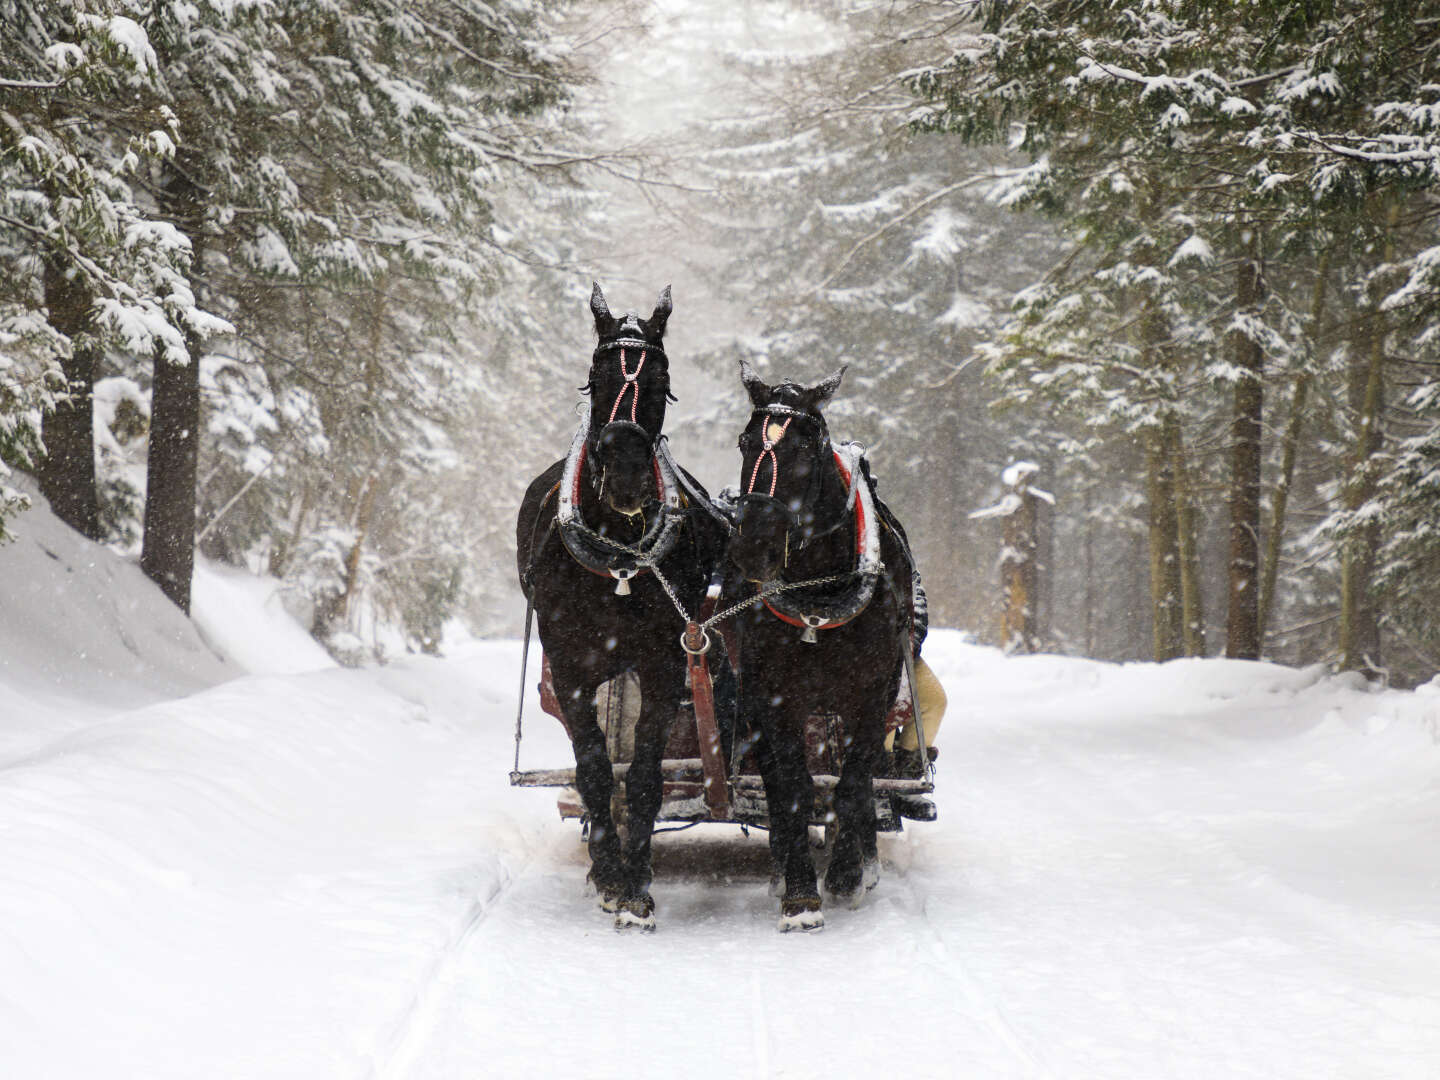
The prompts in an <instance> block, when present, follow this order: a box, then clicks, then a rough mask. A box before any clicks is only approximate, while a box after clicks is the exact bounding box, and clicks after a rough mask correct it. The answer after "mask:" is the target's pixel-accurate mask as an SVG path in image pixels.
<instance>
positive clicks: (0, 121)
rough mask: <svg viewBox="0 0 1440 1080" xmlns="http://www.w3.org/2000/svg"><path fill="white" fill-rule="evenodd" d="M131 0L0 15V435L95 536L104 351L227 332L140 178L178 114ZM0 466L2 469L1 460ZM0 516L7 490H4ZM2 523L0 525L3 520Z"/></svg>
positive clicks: (14, 2) (25, 6)
mask: <svg viewBox="0 0 1440 1080" xmlns="http://www.w3.org/2000/svg"><path fill="white" fill-rule="evenodd" d="M136 8H137V5H135V4H132V3H127V2H125V0H101V2H94V3H79V2H69V0H66V2H63V3H31V2H29V0H5V2H4V3H3V4H0V24H3V25H4V26H6V27H7V28H9V31H10V32H7V33H6V35H5V36H4V40H3V42H0V257H3V258H4V260H5V268H6V273H5V274H4V275H3V284H0V290H3V297H0V306H3V312H0V410H3V413H4V417H3V419H0V443H3V444H4V445H3V450H4V452H5V457H6V458H7V459H9V460H10V461H11V462H12V463H16V462H18V463H20V464H23V465H25V466H26V467H29V468H33V469H35V470H36V471H37V474H38V476H39V479H40V486H41V490H42V491H43V492H44V494H45V495H46V496H47V498H48V499H49V500H50V502H51V504H52V506H53V507H54V509H55V510H56V512H57V513H58V514H60V516H61V517H62V518H63V519H64V520H66V521H68V522H69V523H70V524H72V525H73V526H74V527H76V528H77V529H79V530H81V531H82V532H84V533H86V534H87V535H89V536H92V537H98V536H99V533H100V524H99V515H98V508H97V501H96V494H95V471H94V450H93V443H92V439H91V424H92V420H91V417H92V409H93V406H92V396H91V395H92V387H93V382H94V379H95V377H96V368H97V365H98V363H99V361H100V358H101V356H102V355H103V354H104V353H105V352H106V350H107V349H111V350H115V351H129V352H139V353H146V354H149V353H156V354H159V355H163V356H166V357H169V358H171V359H172V360H174V361H175V362H185V361H186V360H188V352H187V350H186V344H185V335H186V334H187V333H191V334H195V333H200V334H203V333H207V332H210V331H214V330H218V329H223V328H224V324H223V323H221V322H220V321H219V320H216V319H214V318H212V317H211V316H209V315H207V314H206V313H205V312H203V311H202V310H200V309H199V308H198V307H197V306H196V304H195V299H194V295H193V293H192V291H191V290H190V288H189V286H188V282H187V279H186V274H187V272H188V268H189V264H190V259H191V252H190V248H189V245H188V242H187V241H186V238H185V237H184V236H183V235H181V234H180V233H178V232H177V231H176V230H175V229H174V228H172V227H171V226H169V225H168V224H166V223H164V222H162V221H159V220H157V219H156V218H155V216H154V215H153V213H152V212H151V208H150V207H149V206H148V205H147V204H146V203H145V200H144V199H143V197H141V196H140V194H139V193H138V191H137V190H136V187H135V180H136V178H137V176H138V175H139V173H140V172H141V171H142V170H143V169H144V168H146V167H147V163H149V162H163V161H165V160H168V159H169V158H170V157H171V156H172V155H173V153H174V137H175V120H174V115H173V114H172V113H171V112H170V111H169V110H168V109H167V108H166V107H165V105H164V102H163V93H162V89H161V84H162V75H161V72H160V70H159V67H158V64H157V59H156V55H155V52H154V49H153V47H152V45H151V43H150V41H149V39H148V37H147V34H146V32H145V30H144V28H143V26H142V25H141V24H140V23H139V22H138V21H137V19H138V18H140V17H142V15H143V13H142V12H141V11H139V10H136ZM0 467H3V466H0ZM0 503H4V504H5V505H4V507H0V518H3V512H4V508H6V507H12V506H13V505H14V500H13V498H10V497H7V496H0ZM0 527H3V522H0Z"/></svg>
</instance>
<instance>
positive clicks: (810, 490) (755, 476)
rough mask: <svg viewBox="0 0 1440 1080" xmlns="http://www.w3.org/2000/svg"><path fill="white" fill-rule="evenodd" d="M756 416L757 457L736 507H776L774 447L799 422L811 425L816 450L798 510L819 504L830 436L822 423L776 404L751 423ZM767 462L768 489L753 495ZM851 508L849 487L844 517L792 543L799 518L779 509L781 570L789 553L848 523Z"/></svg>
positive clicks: (852, 493)
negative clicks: (747, 504)
mask: <svg viewBox="0 0 1440 1080" xmlns="http://www.w3.org/2000/svg"><path fill="white" fill-rule="evenodd" d="M756 416H761V417H763V418H764V421H763V423H762V424H761V427H760V453H759V454H758V455H757V456H756V458H755V464H754V465H753V466H752V467H751V469H750V479H749V482H748V483H747V484H746V487H745V491H744V492H743V493H741V495H740V498H739V503H740V504H741V505H743V504H744V503H745V502H746V501H747V500H749V501H756V502H763V503H765V504H767V505H771V504H778V503H779V502H780V500H778V499H776V498H775V490H776V487H777V486H778V484H779V480H780V459H779V457H778V456H777V455H776V453H775V447H776V446H778V445H779V444H780V442H781V440H783V439H784V438H785V436H786V434H787V433H788V432H789V430H790V425H791V424H792V422H793V421H794V420H796V419H797V418H799V419H801V420H802V421H809V422H810V423H812V424H814V426H815V428H816V443H817V446H818V448H819V449H818V450H817V453H816V455H815V462H814V467H813V468H812V469H811V470H810V476H809V479H808V480H807V482H806V489H805V493H804V495H803V496H802V497H801V499H800V504H799V505H800V506H801V507H802V508H803V507H807V506H813V505H815V503H816V502H818V501H819V498H820V492H821V488H822V487H823V485H824V480H825V473H826V470H827V468H828V467H829V463H828V462H827V460H826V448H827V447H829V446H830V445H831V444H830V433H829V431H828V429H827V428H826V426H825V421H824V419H823V418H821V417H819V416H817V415H815V414H814V413H811V412H804V411H801V410H799V409H794V408H791V407H790V406H788V405H784V404H780V403H772V404H769V405H762V406H760V407H758V408H756V409H755V411H754V412H753V413H751V417H752V422H753V418H754V417H756ZM781 417H783V418H784V420H783V422H782V421H781V420H780V418H781ZM775 424H778V425H779V428H780V430H779V431H777V432H776V433H775V436H774V437H773V438H771V435H770V430H771V427H772V425H775ZM767 458H768V459H769V462H770V487H769V490H767V491H756V490H755V487H756V484H757V482H758V481H759V478H760V466H761V465H762V464H763V463H764V462H765V461H766V459H767ZM854 505H855V491H854V488H853V486H852V487H851V489H850V492H849V496H848V498H847V500H846V510H847V513H846V514H841V515H840V516H839V517H838V518H837V519H836V521H835V522H834V523H833V524H831V525H830V526H828V527H827V528H824V529H820V530H816V529H814V528H812V529H811V530H810V532H809V534H808V535H800V536H797V537H796V538H795V539H794V540H793V541H792V539H791V534H792V533H794V532H797V531H798V527H799V515H798V514H797V513H796V512H795V511H792V510H791V509H790V508H789V507H788V506H784V505H781V506H780V507H779V509H780V512H781V513H783V514H784V515H785V521H786V525H785V536H784V544H785V554H784V563H783V564H784V566H786V567H787V568H788V567H789V565H790V554H791V552H792V551H795V552H800V551H803V550H805V548H807V547H808V546H810V545H811V544H813V543H815V542H816V541H817V540H820V539H823V538H824V537H827V536H829V535H830V534H831V533H834V532H836V531H837V530H839V529H842V528H844V527H845V525H846V523H847V520H848V511H849V510H850V509H853V508H854Z"/></svg>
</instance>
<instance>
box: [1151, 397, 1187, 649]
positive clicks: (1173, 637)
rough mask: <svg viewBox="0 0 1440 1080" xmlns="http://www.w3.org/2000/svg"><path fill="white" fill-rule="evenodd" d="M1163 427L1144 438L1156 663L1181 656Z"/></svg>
mask: <svg viewBox="0 0 1440 1080" xmlns="http://www.w3.org/2000/svg"><path fill="white" fill-rule="evenodd" d="M1176 422H1177V421H1176V420H1175V419H1174V417H1169V418H1167V419H1166V420H1165V422H1164V426H1162V428H1161V429H1160V430H1158V431H1152V432H1151V433H1150V434H1149V435H1148V436H1147V437H1146V454H1145V460H1146V472H1147V481H1146V501H1147V502H1148V504H1149V526H1150V611H1151V628H1152V632H1153V638H1154V645H1155V659H1156V660H1173V659H1174V658H1175V657H1177V656H1180V655H1181V651H1182V642H1183V635H1182V633H1181V625H1180V620H1181V616H1182V613H1183V610H1184V609H1183V604H1182V601H1181V595H1180V523H1179V518H1178V516H1177V515H1176V513H1175V470H1174V462H1173V460H1172V458H1171V456H1170V454H1169V452H1168V447H1167V435H1166V428H1167V427H1168V426H1169V425H1170V424H1172V423H1176Z"/></svg>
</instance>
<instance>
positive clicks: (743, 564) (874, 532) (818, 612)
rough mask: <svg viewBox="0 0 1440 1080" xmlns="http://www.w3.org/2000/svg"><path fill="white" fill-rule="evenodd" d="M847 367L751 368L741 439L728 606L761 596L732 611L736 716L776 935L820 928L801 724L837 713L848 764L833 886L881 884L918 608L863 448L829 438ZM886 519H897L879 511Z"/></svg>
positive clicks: (838, 795) (855, 891) (849, 889)
mask: <svg viewBox="0 0 1440 1080" xmlns="http://www.w3.org/2000/svg"><path fill="white" fill-rule="evenodd" d="M844 372H845V369H844V368H841V369H840V370H839V371H837V372H836V373H835V374H834V375H832V376H830V377H829V378H828V379H825V380H823V381H821V382H819V383H817V384H815V385H813V386H800V385H797V384H795V383H792V382H782V383H780V384H778V385H776V386H773V387H772V386H767V385H766V384H765V383H764V382H762V381H761V380H760V379H759V378H758V377H757V376H756V375H755V373H754V372H753V371H752V370H751V369H750V367H749V365H747V364H746V363H745V362H744V361H743V360H742V361H741V364H740V376H741V379H742V381H743V382H744V384H745V389H746V390H747V391H748V392H749V394H750V400H751V403H752V404H753V405H754V412H753V413H752V415H751V417H750V422H749V424H748V425H747V426H746V428H745V431H744V433H743V434H742V435H741V436H740V453H741V456H742V465H741V471H740V492H741V494H740V496H739V500H738V505H737V515H736V531H735V535H734V537H733V538H732V539H731V542H730V546H729V557H730V561H731V562H732V563H733V564H734V567H735V571H736V572H734V573H732V574H731V575H730V577H731V580H730V582H729V583H728V584H727V588H726V591H727V594H728V595H727V600H729V601H735V602H739V601H741V600H743V599H745V597H747V596H754V595H755V594H756V593H757V591H760V592H769V593H771V595H769V596H768V597H767V598H766V599H765V600H764V601H763V603H756V604H754V605H752V606H751V607H750V608H749V609H748V610H746V611H745V612H744V613H742V614H741V615H739V616H737V617H736V624H737V626H736V629H737V630H738V635H739V650H740V655H739V663H738V667H739V670H740V708H739V714H740V715H741V716H743V717H746V719H747V720H748V721H749V723H750V724H752V725H755V726H758V728H759V732H760V735H761V740H760V743H759V745H758V747H757V751H758V756H759V758H760V770H761V773H762V775H763V778H764V781H765V799H766V803H767V805H768V808H769V817H770V849H771V854H772V857H773V858H774V861H775V868H776V874H777V885H779V884H780V883H782V882H783V889H784V892H783V894H782V899H781V909H780V911H781V918H780V929H781V930H796V929H801V930H815V929H819V928H820V927H822V926H823V925H824V916H823V915H822V914H821V900H820V893H819V891H818V889H817V882H816V873H815V863H814V861H813V859H812V857H811V852H810V843H809V822H810V818H811V814H812V811H813V809H814V806H815V786H814V782H813V780H812V779H811V776H810V773H809V770H808V769H807V767H806V757H805V735H804V731H805V723H806V718H807V717H809V716H810V715H811V714H817V715H825V714H833V715H838V716H839V717H840V719H841V722H842V724H843V727H844V747H845V753H844V764H843V766H842V768H841V774H840V779H839V784H838V786H837V788H836V791H835V796H834V813H835V815H836V824H837V828H836V835H835V844H834V849H833V853H832V855H831V859H830V865H829V868H828V869H827V871H826V874H825V888H826V891H827V893H829V894H830V895H831V896H832V897H833V898H836V899H840V900H844V901H848V902H850V903H858V902H859V900H860V898H861V897H863V895H864V894H865V893H866V892H867V891H868V890H869V889H870V888H872V887H873V886H874V885H875V883H876V882H877V881H878V880H879V866H880V861H879V856H878V854H877V850H876V844H875V831H876V819H875V804H874V799H873V796H872V794H871V778H872V776H873V775H874V773H875V770H876V768H877V765H879V763H880V761H881V758H882V755H883V754H884V739H885V715H886V712H887V710H888V709H889V707H890V705H891V703H892V702H893V701H894V700H895V695H896V691H897V689H898V688H899V683H900V678H901V673H902V671H903V669H904V664H905V655H904V652H903V651H902V650H903V643H904V641H905V635H906V634H907V632H908V629H909V620H910V613H911V608H912V597H911V585H910V571H909V555H908V550H907V548H906V545H905V543H904V539H903V533H902V532H900V531H899V528H898V523H893V522H890V523H887V522H886V521H884V520H882V508H879V507H878V500H876V499H875V498H874V497H873V493H872V492H871V489H870V484H869V478H868V475H867V473H866V465H865V463H864V461H863V458H862V455H861V451H860V448H859V446H858V444H853V443H850V444H844V445H840V446H836V445H834V444H832V443H831V441H830V435H829V432H828V430H827V428H826V424H825V419H824V417H823V416H822V415H821V412H820V410H821V408H822V406H824V404H825V403H826V402H827V401H829V399H830V397H831V395H832V394H834V392H835V391H836V390H837V389H838V388H839V386H840V380H841V378H842V377H843V375H844ZM884 513H885V514H886V515H888V512H884Z"/></svg>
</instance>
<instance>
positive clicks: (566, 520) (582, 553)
mask: <svg viewBox="0 0 1440 1080" xmlns="http://www.w3.org/2000/svg"><path fill="white" fill-rule="evenodd" d="M589 435H590V417H589V414H588V413H587V414H586V415H585V416H584V417H583V418H582V419H581V421H580V426H579V428H578V429H576V431H575V438H574V439H573V440H571V443H570V453H569V454H568V455H567V456H566V458H565V471H564V473H562V474H561V477H560V502H559V505H558V506H557V507H556V510H555V521H556V524H557V526H558V528H559V532H560V539H561V541H562V542H563V543H564V545H565V549H566V550H567V551H568V552H570V555H571V556H572V557H573V558H574V559H575V561H576V562H578V563H579V564H580V565H581V566H583V567H584V568H585V569H586V570H589V571H590V572H591V573H594V574H601V575H604V576H607V577H612V578H614V579H615V581H616V586H615V593H616V595H618V596H628V595H629V593H630V579H631V578H633V577H635V576H636V575H637V574H642V573H644V572H645V571H646V570H647V569H648V568H649V567H651V566H654V565H655V564H656V563H658V562H659V561H660V560H661V559H663V558H665V556H666V555H668V554H669V553H670V551H671V549H672V548H674V546H675V541H676V539H677V538H678V535H679V529H680V521H681V515H680V514H679V513H678V511H679V509H680V507H681V496H680V485H679V483H678V481H677V480H676V478H675V473H674V469H673V466H672V465H671V463H670V457H669V454H666V453H660V452H657V453H656V454H655V466H654V467H655V487H656V493H657V495H658V496H659V498H660V502H661V510H660V513H658V514H656V515H655V520H654V521H652V522H651V523H650V525H649V527H648V528H646V530H645V535H644V536H642V537H641V538H640V540H639V542H638V543H635V544H633V545H631V544H622V543H619V542H618V541H615V540H612V539H610V538H609V537H607V536H602V535H600V534H599V533H597V532H596V531H595V530H594V529H592V528H590V526H589V525H587V524H586V523H585V520H584V518H583V516H582V515H581V513H580V499H581V487H580V478H581V476H582V475H583V474H584V470H585V459H586V456H587V452H588V449H589ZM660 442H661V444H663V436H662V437H661V440H660Z"/></svg>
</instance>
